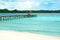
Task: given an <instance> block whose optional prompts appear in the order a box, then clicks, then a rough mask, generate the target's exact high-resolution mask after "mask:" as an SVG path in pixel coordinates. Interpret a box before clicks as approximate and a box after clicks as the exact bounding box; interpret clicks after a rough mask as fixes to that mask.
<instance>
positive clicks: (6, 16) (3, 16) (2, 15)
mask: <svg viewBox="0 0 60 40" xmlns="http://www.w3.org/2000/svg"><path fill="white" fill-rule="evenodd" d="M32 16H35V15H28V14H27V13H0V20H6V19H13V18H21V17H32Z"/></svg>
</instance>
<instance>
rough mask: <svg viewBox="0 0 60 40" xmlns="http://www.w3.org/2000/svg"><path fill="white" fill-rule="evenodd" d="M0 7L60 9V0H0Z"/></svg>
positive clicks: (10, 8) (12, 8) (11, 8)
mask: <svg viewBox="0 0 60 40" xmlns="http://www.w3.org/2000/svg"><path fill="white" fill-rule="evenodd" d="M0 9H9V10H14V9H17V10H60V0H0Z"/></svg>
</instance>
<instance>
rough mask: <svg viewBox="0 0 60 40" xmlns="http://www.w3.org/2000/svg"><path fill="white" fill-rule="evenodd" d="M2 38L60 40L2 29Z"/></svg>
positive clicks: (3, 39) (5, 39)
mask: <svg viewBox="0 0 60 40" xmlns="http://www.w3.org/2000/svg"><path fill="white" fill-rule="evenodd" d="M0 40H60V38H59V37H54V36H47V35H42V34H33V33H28V32H18V31H9V30H8V31H7V30H0Z"/></svg>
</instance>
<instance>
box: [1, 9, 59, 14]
mask: <svg viewBox="0 0 60 40" xmlns="http://www.w3.org/2000/svg"><path fill="white" fill-rule="evenodd" d="M0 13H60V10H16V9H15V10H8V9H0Z"/></svg>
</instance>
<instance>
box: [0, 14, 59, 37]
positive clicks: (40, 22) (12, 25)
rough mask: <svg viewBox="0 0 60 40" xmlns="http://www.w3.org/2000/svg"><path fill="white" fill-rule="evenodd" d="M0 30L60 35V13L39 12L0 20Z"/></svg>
mask: <svg viewBox="0 0 60 40" xmlns="http://www.w3.org/2000/svg"><path fill="white" fill-rule="evenodd" d="M0 30H14V31H21V32H32V33H37V34H46V35H51V36H59V37H60V14H59V13H58V14H57V13H55V14H52V13H51V14H46V13H45V14H43V13H41V14H39V15H37V16H36V17H26V18H18V19H11V20H10V19H9V20H4V21H0Z"/></svg>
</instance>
